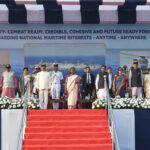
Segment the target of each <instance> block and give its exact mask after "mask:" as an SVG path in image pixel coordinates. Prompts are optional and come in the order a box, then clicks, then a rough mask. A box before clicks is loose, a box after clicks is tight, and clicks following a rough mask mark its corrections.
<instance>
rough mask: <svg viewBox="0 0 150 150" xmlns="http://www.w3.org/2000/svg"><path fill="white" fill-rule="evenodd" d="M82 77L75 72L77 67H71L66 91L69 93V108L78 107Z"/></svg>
mask: <svg viewBox="0 0 150 150" xmlns="http://www.w3.org/2000/svg"><path fill="white" fill-rule="evenodd" d="M80 81H81V78H80V77H79V76H78V75H76V74H75V68H74V67H72V68H71V69H70V75H68V76H67V78H66V83H65V93H68V109H76V107H77V101H78V98H79V93H80Z"/></svg>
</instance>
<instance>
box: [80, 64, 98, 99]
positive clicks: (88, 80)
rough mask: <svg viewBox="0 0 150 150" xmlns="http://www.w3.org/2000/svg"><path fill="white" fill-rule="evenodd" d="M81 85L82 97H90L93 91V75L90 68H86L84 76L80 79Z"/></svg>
mask: <svg viewBox="0 0 150 150" xmlns="http://www.w3.org/2000/svg"><path fill="white" fill-rule="evenodd" d="M82 84H83V95H84V97H87V96H90V97H91V96H92V93H93V91H94V89H95V81H94V75H93V74H91V69H90V67H86V74H84V75H83V77H82Z"/></svg>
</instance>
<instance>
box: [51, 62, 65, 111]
mask: <svg viewBox="0 0 150 150" xmlns="http://www.w3.org/2000/svg"><path fill="white" fill-rule="evenodd" d="M62 83H63V75H62V73H61V72H60V71H58V64H54V71H52V73H51V84H52V85H51V94H52V99H60V91H61V85H62ZM53 109H59V103H53Z"/></svg>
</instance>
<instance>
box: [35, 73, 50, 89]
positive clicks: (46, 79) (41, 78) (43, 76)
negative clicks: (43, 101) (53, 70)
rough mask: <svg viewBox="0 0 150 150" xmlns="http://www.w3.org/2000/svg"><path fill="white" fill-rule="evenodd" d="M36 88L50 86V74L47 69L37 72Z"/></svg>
mask: <svg viewBox="0 0 150 150" xmlns="http://www.w3.org/2000/svg"><path fill="white" fill-rule="evenodd" d="M36 79H37V89H39V90H48V89H50V88H51V85H50V75H49V73H48V72H47V71H41V72H39V73H38V74H37V77H36Z"/></svg>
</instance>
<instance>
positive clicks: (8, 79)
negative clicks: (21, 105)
mask: <svg viewBox="0 0 150 150" xmlns="http://www.w3.org/2000/svg"><path fill="white" fill-rule="evenodd" d="M16 88H17V78H16V75H15V73H14V72H12V71H11V66H10V64H7V65H6V71H4V72H3V73H2V75H1V79H0V89H1V90H2V96H8V97H10V98H15V92H16Z"/></svg>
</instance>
